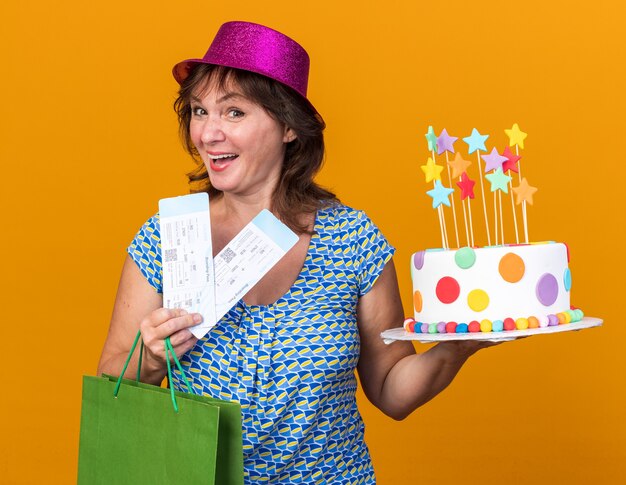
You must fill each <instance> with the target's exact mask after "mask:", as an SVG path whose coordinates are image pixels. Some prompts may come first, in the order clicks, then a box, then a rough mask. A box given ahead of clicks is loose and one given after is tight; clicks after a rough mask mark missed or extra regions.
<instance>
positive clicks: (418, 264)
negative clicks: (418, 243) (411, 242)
mask: <svg viewBox="0 0 626 485" xmlns="http://www.w3.org/2000/svg"><path fill="white" fill-rule="evenodd" d="M425 255H426V251H420V252H418V253H415V254H414V255H413V266H415V269H418V270H419V269H422V268H423V267H424V256H425Z"/></svg>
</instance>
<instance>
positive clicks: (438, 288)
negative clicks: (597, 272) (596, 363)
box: [411, 243, 571, 324]
mask: <svg viewBox="0 0 626 485" xmlns="http://www.w3.org/2000/svg"><path fill="white" fill-rule="evenodd" d="M472 260H473V263H472ZM470 263H472V264H470ZM463 266H465V267H463ZM411 277H412V279H413V296H414V299H413V301H414V313H415V320H416V321H417V322H421V323H429V324H430V323H438V322H451V321H453V322H457V323H469V322H470V321H472V320H477V321H481V320H482V319H488V320H491V321H494V320H504V319H505V318H513V319H514V320H515V319H517V318H528V317H530V316H534V317H537V318H540V317H545V316H547V315H551V314H552V315H554V314H557V313H559V312H564V311H566V310H569V309H570V289H571V274H570V272H569V268H568V253H567V247H566V246H565V245H564V244H562V243H538V244H531V245H514V246H495V247H486V248H477V249H471V248H461V249H459V250H426V251H420V252H418V253H415V254H414V255H413V256H412V258H411ZM507 280H508V281H507ZM457 290H458V291H457ZM485 297H486V298H485ZM442 300H443V301H442ZM420 304H421V305H420ZM485 304H486V306H485ZM420 306H421V308H420ZM483 307H484V308H483Z"/></svg>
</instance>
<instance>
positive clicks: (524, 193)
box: [513, 178, 537, 241]
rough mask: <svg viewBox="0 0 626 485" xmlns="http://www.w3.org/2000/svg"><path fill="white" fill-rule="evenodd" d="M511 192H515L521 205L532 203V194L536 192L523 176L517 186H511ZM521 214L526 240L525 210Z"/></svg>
mask: <svg viewBox="0 0 626 485" xmlns="http://www.w3.org/2000/svg"><path fill="white" fill-rule="evenodd" d="M513 192H515V195H516V196H517V204H518V205H519V204H520V203H521V204H522V206H525V204H526V202H528V203H529V204H530V205H533V194H534V193H535V192H537V188H536V187H532V186H530V185H529V184H528V181H527V180H526V178H523V179H522V181H521V182H520V184H519V186H517V187H513ZM522 215H523V218H524V235H525V236H526V241H528V219H527V217H526V211H523V212H522Z"/></svg>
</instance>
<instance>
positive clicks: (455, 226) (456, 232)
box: [446, 152, 461, 248]
mask: <svg viewBox="0 0 626 485" xmlns="http://www.w3.org/2000/svg"><path fill="white" fill-rule="evenodd" d="M449 164H450V159H449V158H448V152H446V165H447V166H448V183H449V184H450V186H452V175H451V173H450V165H449ZM452 219H453V220H454V234H455V236H456V247H457V248H460V247H461V245H460V244H459V229H458V225H457V221H456V207H455V204H454V195H452Z"/></svg>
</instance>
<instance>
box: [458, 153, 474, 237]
mask: <svg viewBox="0 0 626 485" xmlns="http://www.w3.org/2000/svg"><path fill="white" fill-rule="evenodd" d="M458 158H460V157H459V156H457V159H458ZM468 166H469V162H466V165H465V168H467V167H468ZM460 168H461V166H459V165H454V169H455V170H457V169H460ZM455 173H456V172H455ZM475 183H476V182H474V181H473V180H471V179H470V178H469V177H468V176H467V172H462V173H461V177H460V178H459V181H458V182H457V183H456V184H457V185H458V186H459V188H460V189H461V205H462V206H463V216H465V200H467V210H468V212H469V222H470V223H469V228H470V233H471V236H472V238H471V245H472V246H474V230H473V224H472V207H471V206H470V199H473V198H474V184H475ZM465 230H466V231H467V220H466V227H465ZM467 245H468V246H469V245H470V240H469V238H468V242H467Z"/></svg>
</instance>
